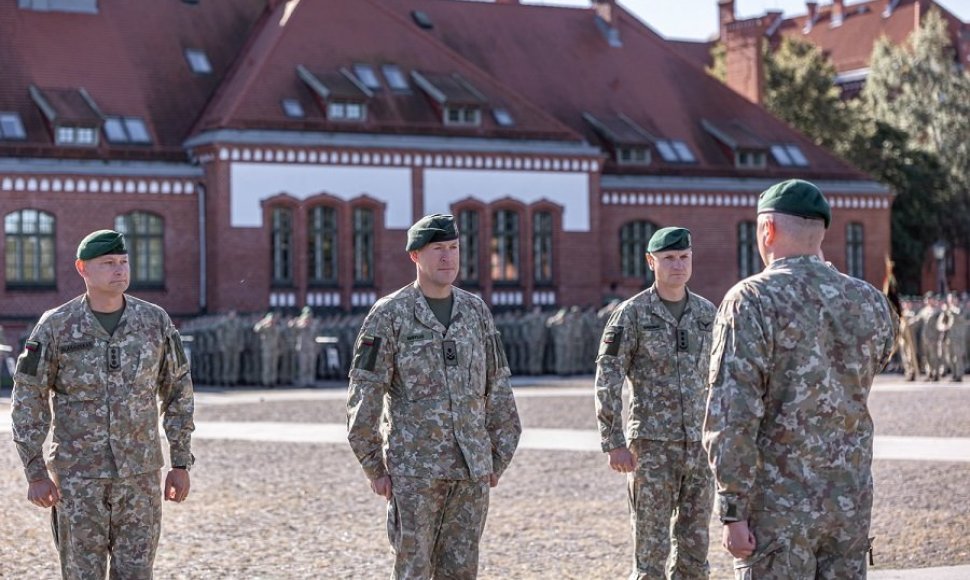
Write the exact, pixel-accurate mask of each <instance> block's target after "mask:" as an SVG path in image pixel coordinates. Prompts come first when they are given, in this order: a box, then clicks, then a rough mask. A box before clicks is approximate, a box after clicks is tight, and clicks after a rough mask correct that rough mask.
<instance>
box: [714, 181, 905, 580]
mask: <svg viewBox="0 0 970 580" xmlns="http://www.w3.org/2000/svg"><path fill="white" fill-rule="evenodd" d="M758 213H759V215H758V230H757V231H758V247H759V249H760V251H761V256H762V258H763V259H764V262H765V264H767V267H766V268H765V270H764V271H763V272H761V273H760V274H756V275H754V276H752V277H750V278H747V279H745V280H742V281H741V282H740V283H738V284H737V285H735V286H734V287H733V288H732V289H731V290H730V291H728V293H727V295H726V296H725V297H724V301H723V302H722V303H721V307H720V310H719V311H718V314H717V319H716V321H715V325H714V346H713V350H712V353H711V367H710V389H711V393H710V399H709V401H708V406H707V414H706V418H705V422H704V446H705V448H707V450H708V454H709V459H710V465H711V468H712V469H713V471H714V478H715V482H716V486H717V508H716V513H717V514H718V516H719V518H720V520H721V522H722V523H723V524H724V528H723V530H724V532H723V542H724V546H725V547H726V548H727V550H728V551H729V552H730V553H731V554H732V555H733V556H734V557H735V558H736V559H735V575H736V577H737V578H742V579H747V578H758V579H785V580H788V579H791V578H818V579H831V580H834V579H838V580H846V579H853V578H865V577H866V552H867V550H868V549H869V548H870V546H869V537H868V534H869V522H870V519H871V515H872V513H871V508H872V470H871V464H872V440H873V424H872V419H871V417H870V415H869V411H868V407H867V404H866V403H867V400H868V397H869V391H870V388H871V387H872V381H873V378H874V377H875V375H876V374H877V373H879V372H880V371H881V370H882V368H883V367H884V366H885V364H886V362H887V361H888V360H889V358H890V356H891V355H892V351H893V345H894V344H895V341H896V331H897V324H898V322H897V319H896V314H895V312H894V310H893V309H892V307H890V305H889V303H888V301H887V300H886V297H885V296H884V295H883V294H882V293H881V292H879V291H878V290H877V289H875V288H873V287H872V286H871V285H869V284H868V283H867V282H865V281H863V280H858V279H856V278H852V277H850V276H846V275H843V274H840V273H839V272H837V271H836V270H835V269H834V268H832V267H831V266H829V265H826V264H825V263H824V262H822V260H821V259H820V258H819V256H820V254H821V251H820V247H821V243H822V238H823V237H824V235H825V230H826V229H827V228H828V225H829V222H830V221H831V210H830V209H829V205H828V202H827V201H826V200H825V197H824V196H823V195H822V192H821V191H819V189H818V188H817V187H815V186H814V185H813V184H811V183H808V182H806V181H801V180H789V181H785V182H782V183H779V184H777V185H775V186H773V187H771V188H769V189H768V190H766V191H765V192H764V193H762V194H761V197H760V199H759V203H758Z"/></svg>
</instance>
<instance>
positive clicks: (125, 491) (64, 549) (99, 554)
mask: <svg viewBox="0 0 970 580" xmlns="http://www.w3.org/2000/svg"><path fill="white" fill-rule="evenodd" d="M160 477H161V476H160V474H159V472H158V471H152V472H149V473H144V474H141V475H136V476H133V477H127V478H113V479H88V478H83V477H75V476H70V475H60V476H58V477H56V481H57V484H58V487H59V488H60V490H61V501H60V502H58V504H57V505H56V506H55V507H54V509H53V510H51V528H52V530H53V532H54V543H55V544H56V545H57V552H58V554H59V555H60V560H61V575H62V576H63V577H64V579H65V580H92V579H97V580H102V579H103V578H104V577H105V571H106V569H107V567H108V560H109V558H110V561H111V576H110V577H111V579H112V580H114V579H125V580H132V579H133V580H148V579H150V578H151V577H152V564H153V562H154V561H155V548H156V546H157V545H158V537H159V535H160V534H161V521H162V490H161V479H160Z"/></svg>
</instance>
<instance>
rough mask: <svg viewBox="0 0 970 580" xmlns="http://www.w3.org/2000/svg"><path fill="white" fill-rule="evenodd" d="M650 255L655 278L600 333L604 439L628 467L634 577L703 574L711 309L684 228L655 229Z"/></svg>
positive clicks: (708, 496)
mask: <svg viewBox="0 0 970 580" xmlns="http://www.w3.org/2000/svg"><path fill="white" fill-rule="evenodd" d="M646 259H647V262H648V264H649V266H650V269H651V270H653V271H654V273H655V274H656V282H655V283H654V284H653V286H651V287H650V288H648V289H646V290H644V291H643V292H641V293H639V294H637V295H636V296H634V297H633V298H630V299H629V300H627V301H625V302H623V303H621V304H620V305H619V306H618V307H617V308H616V310H615V311H614V312H613V314H612V316H610V320H609V322H607V324H606V328H605V330H604V331H603V339H602V342H601V343H600V349H599V355H598V356H597V360H596V363H597V369H596V416H597V419H598V421H599V430H600V441H601V444H602V447H603V451H605V452H607V453H609V465H610V468H611V469H612V470H614V471H618V472H621V473H627V474H629V476H628V486H629V496H628V497H629V508H630V519H631V522H632V524H633V543H634V569H633V572H632V573H631V574H630V578H631V579H634V580H636V579H650V580H654V579H657V578H664V577H666V578H707V577H708V575H709V566H708V563H707V551H708V542H709V540H708V531H707V530H708V523H709V520H710V517H711V508H712V501H713V493H714V488H713V483H712V480H711V474H710V471H709V470H708V467H707V459H706V456H705V454H704V449H703V447H702V446H701V423H702V421H703V418H704V405H705V403H706V402H707V382H706V379H707V369H708V364H709V361H710V352H711V328H712V325H713V323H714V313H715V309H714V305H713V304H711V303H710V302H709V301H708V300H706V299H704V298H702V297H701V296H698V295H697V294H694V293H693V292H690V291H689V290H688V289H687V282H688V281H689V280H690V277H691V271H692V260H693V254H692V250H691V236H690V232H689V231H688V230H686V229H684V228H663V229H661V230H658V231H657V232H656V233H655V234H654V235H653V237H651V238H650V242H649V243H648V245H647V255H646ZM626 380H629V382H630V385H631V392H630V414H629V419H628V421H627V429H626V435H624V432H623V417H622V411H623V393H622V391H623V384H624V381H626ZM671 519H673V520H674V523H673V529H672V530H671Z"/></svg>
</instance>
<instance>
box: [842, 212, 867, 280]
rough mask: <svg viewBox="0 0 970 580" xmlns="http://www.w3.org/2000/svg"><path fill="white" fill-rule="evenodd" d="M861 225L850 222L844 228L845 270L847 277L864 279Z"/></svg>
mask: <svg viewBox="0 0 970 580" xmlns="http://www.w3.org/2000/svg"><path fill="white" fill-rule="evenodd" d="M864 235H865V234H864V232H863V230H862V224H860V223H858V222H852V223H850V224H848V225H847V226H846V227H845V269H846V271H847V273H848V274H849V276H855V277H856V278H864V277H865V268H864V267H863V266H864V264H863V259H862V257H863V254H864V250H865V237H864Z"/></svg>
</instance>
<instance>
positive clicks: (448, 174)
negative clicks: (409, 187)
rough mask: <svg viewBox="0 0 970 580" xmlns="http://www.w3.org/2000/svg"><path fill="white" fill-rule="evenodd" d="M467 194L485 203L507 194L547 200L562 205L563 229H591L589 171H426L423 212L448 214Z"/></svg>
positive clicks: (517, 197)
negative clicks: (455, 203) (453, 205)
mask: <svg viewBox="0 0 970 580" xmlns="http://www.w3.org/2000/svg"><path fill="white" fill-rule="evenodd" d="M467 197H472V198H475V199H477V200H480V201H482V202H485V203H490V202H492V201H495V200H498V199H502V198H506V197H511V198H512V199H515V200H518V201H521V202H522V203H525V204H530V203H533V202H536V201H539V200H540V199H547V200H549V201H551V202H553V203H556V204H559V205H561V206H563V208H564V210H563V229H565V230H566V231H572V232H588V231H590V223H589V219H590V218H589V204H590V201H589V174H588V173H570V172H558V171H557V172H548V171H476V170H463V169H427V170H425V172H424V211H425V213H429V214H430V213H449V211H450V210H449V208H450V206H451V204H452V203H453V202H455V201H458V200H461V199H465V198H467Z"/></svg>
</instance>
